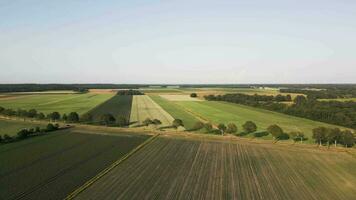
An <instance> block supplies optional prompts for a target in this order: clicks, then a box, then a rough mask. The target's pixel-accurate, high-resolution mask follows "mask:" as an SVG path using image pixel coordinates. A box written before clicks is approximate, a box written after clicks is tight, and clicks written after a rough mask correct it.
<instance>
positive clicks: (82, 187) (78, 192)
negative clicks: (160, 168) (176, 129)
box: [65, 133, 160, 200]
mask: <svg viewBox="0 0 356 200" xmlns="http://www.w3.org/2000/svg"><path fill="white" fill-rule="evenodd" d="M159 135H160V134H159V133H158V134H156V135H154V136H152V137H151V138H149V139H147V140H146V141H144V142H143V143H141V144H140V145H138V146H137V147H136V148H134V149H133V150H132V151H130V152H129V153H127V154H126V155H125V156H124V157H122V158H120V159H119V160H117V161H115V162H114V163H112V164H111V165H110V166H109V167H107V168H106V169H104V170H103V171H101V172H99V173H98V174H97V175H96V176H94V177H93V178H91V179H90V180H89V181H87V182H86V183H84V185H82V186H80V187H79V188H77V189H76V190H74V191H73V192H72V193H70V194H69V195H68V196H67V197H66V198H65V200H72V199H74V198H75V197H76V196H78V195H79V194H80V193H82V192H83V191H84V190H86V189H87V188H89V187H90V186H91V185H92V184H94V183H95V182H96V181H98V180H99V179H100V178H102V177H103V176H105V175H106V174H107V173H109V172H110V171H111V170H113V169H114V168H115V167H117V166H118V165H120V164H121V163H122V162H123V161H125V160H127V159H128V158H129V157H131V156H132V155H133V154H134V153H136V152H137V151H139V150H140V149H142V148H143V147H144V146H146V145H147V144H149V143H150V142H152V141H153V140H155V139H156V138H157V137H158V136H159Z"/></svg>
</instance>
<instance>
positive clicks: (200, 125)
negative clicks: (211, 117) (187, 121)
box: [193, 121, 204, 131]
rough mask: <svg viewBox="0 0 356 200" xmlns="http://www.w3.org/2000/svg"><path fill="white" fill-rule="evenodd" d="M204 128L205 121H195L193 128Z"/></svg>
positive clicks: (195, 129)
mask: <svg viewBox="0 0 356 200" xmlns="http://www.w3.org/2000/svg"><path fill="white" fill-rule="evenodd" d="M202 128H204V123H203V122H201V121H197V122H195V124H194V126H193V130H194V131H197V130H200V129H202Z"/></svg>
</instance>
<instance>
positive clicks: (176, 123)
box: [172, 119, 184, 129]
mask: <svg viewBox="0 0 356 200" xmlns="http://www.w3.org/2000/svg"><path fill="white" fill-rule="evenodd" d="M172 126H173V127H174V128H175V129H177V128H178V127H180V126H184V124H183V121H182V120H181V119H175V120H173V122H172Z"/></svg>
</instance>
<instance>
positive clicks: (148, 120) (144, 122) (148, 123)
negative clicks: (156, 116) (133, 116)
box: [142, 118, 153, 126]
mask: <svg viewBox="0 0 356 200" xmlns="http://www.w3.org/2000/svg"><path fill="white" fill-rule="evenodd" d="M142 124H143V125H144V126H148V125H150V124H153V121H152V120H151V119H150V118H146V119H145V120H144V121H143V122H142Z"/></svg>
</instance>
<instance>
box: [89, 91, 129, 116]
mask: <svg viewBox="0 0 356 200" xmlns="http://www.w3.org/2000/svg"><path fill="white" fill-rule="evenodd" d="M131 106H132V96H131V95H115V96H114V97H112V98H111V99H109V100H108V101H106V102H104V103H103V104H101V105H99V106H97V107H95V108H94V109H92V110H91V111H90V112H89V113H90V114H92V115H93V116H94V119H98V118H99V117H100V116H101V115H103V114H112V115H113V116H114V117H115V118H116V117H117V116H124V117H126V118H127V119H129V118H130V114H131Z"/></svg>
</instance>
